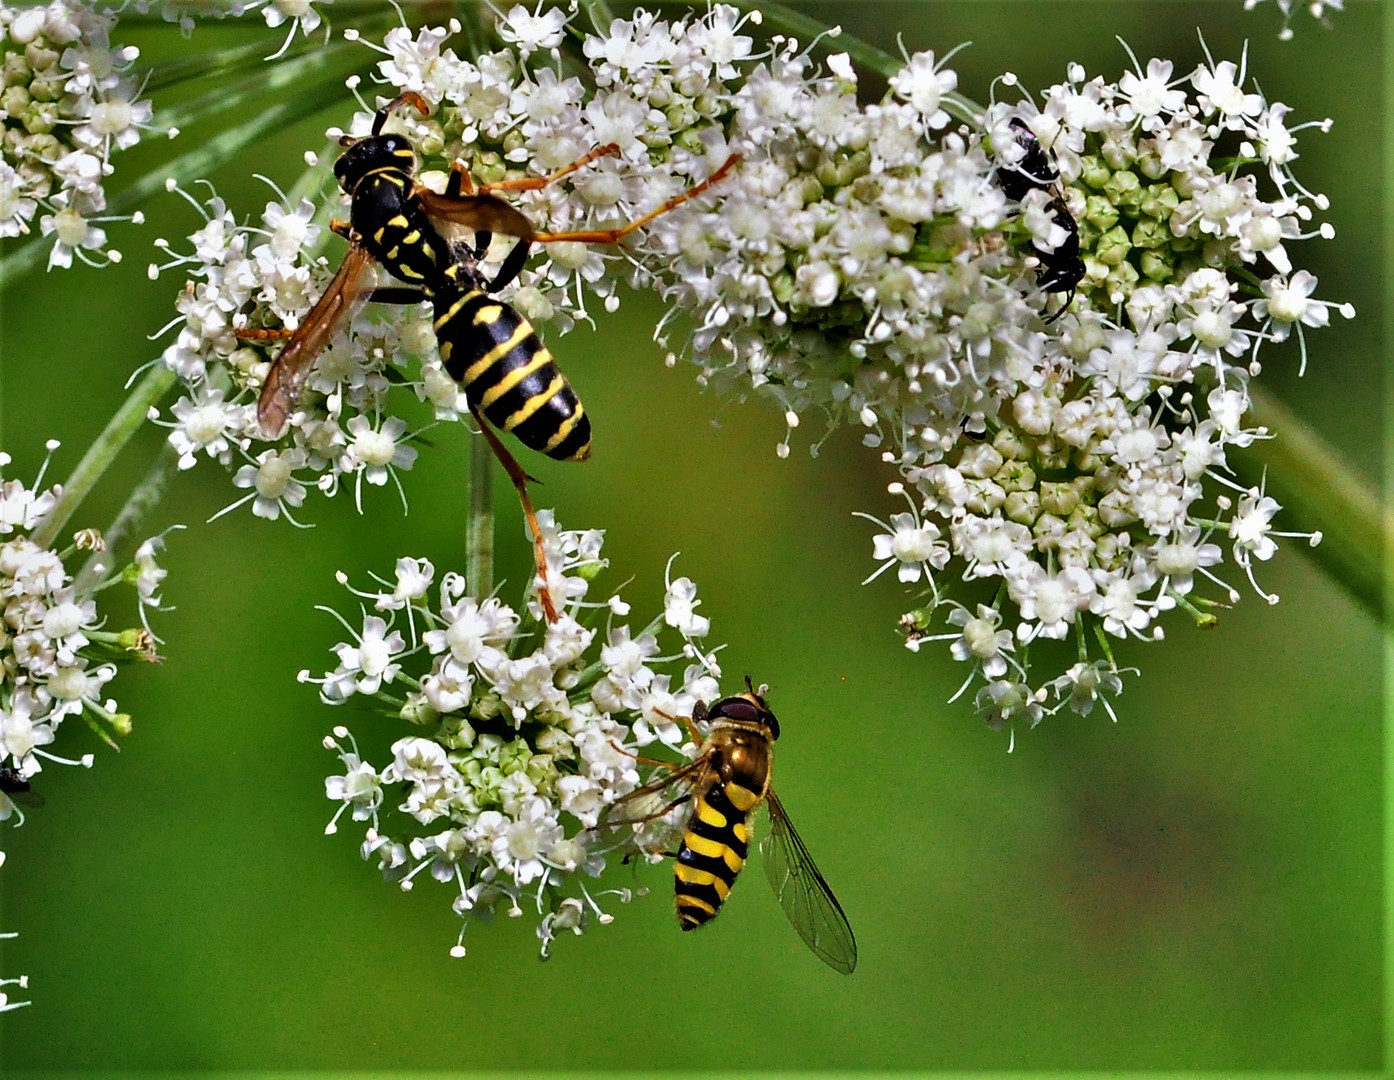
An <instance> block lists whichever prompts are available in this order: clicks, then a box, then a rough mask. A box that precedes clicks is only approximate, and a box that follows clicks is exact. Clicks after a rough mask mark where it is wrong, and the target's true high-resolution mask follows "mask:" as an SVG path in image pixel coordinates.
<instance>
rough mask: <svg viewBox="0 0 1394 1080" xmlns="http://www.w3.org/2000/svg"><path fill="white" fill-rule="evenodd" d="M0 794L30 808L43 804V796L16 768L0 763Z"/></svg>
mask: <svg viewBox="0 0 1394 1080" xmlns="http://www.w3.org/2000/svg"><path fill="white" fill-rule="evenodd" d="M0 796H3V797H8V798H9V799H10V800H11V801H12V802H17V803H19V804H20V805H21V806H28V807H31V808H37V807H40V806H43V804H44V797H43V796H42V795H40V794H39V793H38V792H37V791H35V790H34V789H33V788H31V787H30V786H29V781H28V780H26V779H25V778H24V775H23V774H22V773H20V771H19V770H18V769H15V768H13V767H12V766H9V765H0ZM20 816H21V817H23V815H20Z"/></svg>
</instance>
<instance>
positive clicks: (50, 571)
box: [0, 442, 164, 824]
mask: <svg viewBox="0 0 1394 1080" xmlns="http://www.w3.org/2000/svg"><path fill="white" fill-rule="evenodd" d="M57 446H58V444H57V443H56V442H52V443H50V444H49V449H50V451H52V450H53V449H56V448H57ZM9 462H10V458H9V455H8V454H5V453H3V452H0V613H2V614H0V770H3V774H4V776H5V778H6V783H5V785H4V787H3V788H0V821H6V820H8V819H9V818H11V817H14V818H15V819H16V821H15V823H16V824H22V823H23V821H24V813H23V811H22V810H21V808H20V806H21V804H22V803H23V801H24V800H23V799H22V798H21V797H20V796H21V794H22V793H27V789H28V788H29V787H30V780H31V779H32V778H33V777H34V776H35V774H37V773H38V772H39V771H40V770H42V769H43V767H44V763H45V762H47V763H52V764H60V765H84V766H89V767H90V766H91V765H92V763H93V760H94V759H93V755H92V754H84V755H83V756H82V757H81V758H80V759H77V760H73V759H69V758H63V757H59V756H58V755H57V754H55V753H54V752H53V751H52V749H51V746H52V744H53V742H54V739H55V737H56V735H57V731H58V728H59V726H60V725H61V724H62V723H63V721H64V720H65V719H67V718H69V717H81V718H82V719H83V720H84V721H85V722H86V723H87V724H88V725H89V726H90V727H92V729H93V730H94V731H96V733H97V734H98V735H99V736H100V737H101V738H102V739H103V740H105V741H106V742H108V743H111V744H112V745H115V744H114V742H113V741H112V736H113V735H124V734H126V733H127V732H129V731H130V728H131V718H130V717H129V716H127V715H125V714H124V713H121V712H119V711H118V709H117V705H116V702H115V701H114V700H112V699H111V698H109V697H106V696H105V694H106V690H105V688H106V685H107V683H108V682H110V681H111V679H112V678H113V677H114V676H115V675H116V667H117V664H119V663H123V662H126V661H130V660H133V659H145V660H151V659H155V648H154V646H155V639H154V637H153V635H151V633H150V631H149V630H148V629H146V628H145V627H144V626H142V627H137V628H132V629H128V630H122V631H112V630H107V629H105V627H104V623H105V618H104V616H103V615H102V613H101V612H100V611H99V610H98V607H97V603H96V600H95V599H94V596H95V594H96V593H97V592H98V591H100V590H101V589H104V588H105V587H106V586H108V585H112V584H116V583H117V582H124V583H128V584H132V585H134V586H135V588H136V592H137V602H138V604H139V606H140V610H141V619H142V622H144V618H145V609H146V608H147V607H153V608H157V609H158V607H159V603H160V598H159V595H158V594H159V587H160V582H161V580H162V579H163V577H164V571H163V570H162V569H161V568H160V567H159V565H158V564H157V563H156V561H155V554H156V551H157V549H158V547H159V546H160V541H159V540H158V539H156V540H149V541H146V543H145V544H143V545H141V548H140V550H139V551H138V552H137V554H136V558H135V560H134V561H133V562H132V563H131V565H129V566H127V567H125V568H124V569H122V570H120V571H118V572H116V573H115V574H113V575H111V576H109V577H106V578H103V579H100V580H98V581H96V582H95V583H94V584H93V585H91V586H84V587H83V589H82V590H81V591H79V589H78V587H77V586H76V585H75V584H74V581H73V578H72V576H71V575H70V574H69V573H68V571H67V569H66V568H65V566H64V559H65V558H67V557H69V556H71V555H73V554H74V553H79V552H88V553H90V552H94V551H98V550H100V549H101V548H102V540H101V537H100V536H98V535H97V534H96V533H95V532H91V531H86V532H80V533H78V534H77V535H76V536H75V537H74V538H73V544H72V546H71V547H69V548H67V549H66V550H65V551H61V552H60V551H54V550H52V549H49V548H46V547H42V546H41V545H39V544H38V543H36V542H35V541H34V540H33V539H32V538H31V535H30V534H31V533H33V532H34V530H35V528H36V527H37V526H39V525H40V524H41V523H42V521H43V519H44V517H45V516H46V515H47V514H49V513H50V512H51V511H52V510H53V508H54V506H55V504H56V502H57V500H58V497H59V495H60V494H61V491H60V489H59V488H57V487H49V488H44V487H43V486H42V483H43V472H42V470H41V472H40V476H39V478H38V479H37V480H36V481H35V482H34V483H33V484H32V485H26V484H24V483H23V482H22V481H20V480H14V479H5V477H4V472H3V470H4V467H5V466H6V465H8V464H9ZM108 595H110V594H108Z"/></svg>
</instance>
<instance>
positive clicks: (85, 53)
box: [0, 0, 151, 269]
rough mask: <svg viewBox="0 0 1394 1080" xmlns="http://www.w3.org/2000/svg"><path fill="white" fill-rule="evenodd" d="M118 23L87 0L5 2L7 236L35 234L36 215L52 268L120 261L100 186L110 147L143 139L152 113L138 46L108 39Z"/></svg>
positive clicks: (1, 103)
mask: <svg viewBox="0 0 1394 1080" xmlns="http://www.w3.org/2000/svg"><path fill="white" fill-rule="evenodd" d="M115 23H116V20H115V18H114V17H113V16H110V15H105V14H102V13H100V12H98V11H97V10H96V8H95V7H94V6H93V5H92V4H90V3H83V2H81V0H51V2H50V3H48V4H45V5H43V6H42V7H20V6H17V5H11V4H0V54H3V57H4V89H3V91H0V122H3V125H4V126H3V132H4V136H3V137H4V146H3V151H0V236H19V235H20V234H22V233H28V232H30V231H31V222H33V220H34V218H35V216H36V215H37V216H38V223H39V230H40V232H41V233H42V234H43V235H44V236H51V237H52V238H53V248H52V250H51V251H50V252H49V257H48V265H49V268H50V269H51V268H53V267H55V266H63V267H68V266H71V265H72V263H73V257H74V256H76V257H77V258H78V259H79V260H81V261H82V262H84V263H87V264H88V265H89V266H101V265H105V264H106V263H109V262H117V261H119V260H120V258H121V254H120V252H118V251H114V250H110V249H108V248H107V246H106V244H107V235H106V230H105V229H103V228H102V227H101V226H102V223H104V222H110V221H113V220H118V219H116V218H112V217H107V216H103V213H102V212H103V211H104V210H105V209H106V192H105V190H104V188H103V184H104V183H105V181H106V178H107V177H108V176H110V175H111V173H112V165H111V156H112V153H113V151H115V150H125V149H127V148H129V147H131V146H134V145H135V144H136V143H137V142H139V141H140V132H141V129H142V128H143V127H147V126H148V125H149V122H150V116H151V110H150V103H149V102H148V101H142V100H140V98H139V86H138V85H137V83H136V82H135V81H134V80H133V79H131V78H130V77H129V72H130V69H131V67H132V65H133V64H134V63H135V60H136V57H137V56H138V55H139V53H138V50H137V49H135V48H134V47H133V46H113V45H111V44H110V42H109V41H108V35H109V33H110V31H111V29H112V27H113V26H114V25H115ZM134 220H136V221H139V220H140V215H138V214H137V215H136V216H135V218H134Z"/></svg>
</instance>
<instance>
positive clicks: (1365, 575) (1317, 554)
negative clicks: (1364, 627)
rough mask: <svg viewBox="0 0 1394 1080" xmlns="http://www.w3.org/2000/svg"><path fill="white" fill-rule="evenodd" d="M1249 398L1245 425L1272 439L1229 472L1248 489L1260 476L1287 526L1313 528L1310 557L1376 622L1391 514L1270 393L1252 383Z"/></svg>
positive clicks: (1391, 572) (1388, 569)
mask: <svg viewBox="0 0 1394 1080" xmlns="http://www.w3.org/2000/svg"><path fill="white" fill-rule="evenodd" d="M1249 397H1250V402H1251V405H1250V408H1249V413H1248V416H1249V418H1250V420H1252V421H1253V422H1254V423H1255V424H1258V425H1261V426H1263V427H1266V428H1268V429H1269V430H1270V431H1272V432H1275V433H1276V434H1275V437H1274V438H1272V439H1268V440H1266V441H1264V442H1263V443H1261V444H1256V445H1255V446H1254V447H1253V448H1252V451H1251V452H1250V453H1247V454H1238V455H1235V459H1234V460H1232V461H1231V462H1230V467H1231V468H1233V469H1234V471H1235V473H1236V474H1237V475H1238V476H1239V478H1240V479H1241V480H1242V481H1243V482H1244V483H1246V484H1251V485H1253V486H1255V487H1257V486H1259V485H1260V484H1263V483H1265V477H1266V484H1267V488H1268V490H1269V491H1270V492H1271V493H1272V494H1273V497H1274V498H1276V499H1277V500H1278V501H1279V502H1280V503H1282V505H1283V515H1284V517H1285V518H1286V522H1285V524H1286V525H1290V526H1291V527H1293V528H1295V529H1297V530H1301V531H1303V532H1315V531H1318V530H1320V532H1321V533H1322V542H1321V543H1320V544H1318V545H1317V546H1316V547H1315V548H1312V549H1311V557H1312V559H1313V560H1314V561H1315V562H1317V563H1318V564H1319V565H1320V566H1321V567H1322V568H1323V569H1324V570H1325V571H1326V572H1327V573H1328V574H1330V575H1331V577H1332V578H1333V579H1335V580H1336V581H1337V582H1338V583H1340V585H1341V586H1342V587H1343V588H1344V589H1345V590H1346V591H1347V592H1348V593H1349V594H1350V595H1351V597H1352V598H1353V599H1354V600H1355V601H1356V602H1357V603H1358V604H1360V605H1361V606H1362V607H1363V608H1365V610H1366V611H1368V612H1370V614H1372V615H1374V616H1375V618H1377V619H1379V620H1380V621H1381V622H1383V621H1384V618H1385V614H1386V612H1387V610H1388V607H1387V605H1386V600H1385V589H1386V587H1387V584H1388V583H1389V582H1391V581H1394V563H1392V562H1391V558H1394V514H1392V513H1390V511H1389V510H1387V509H1385V508H1384V507H1383V506H1382V505H1381V501H1380V493H1379V491H1378V489H1377V488H1376V487H1375V486H1374V485H1373V484H1371V483H1370V482H1369V481H1367V480H1366V479H1365V478H1364V477H1362V476H1361V475H1360V474H1359V473H1358V472H1357V471H1356V470H1355V469H1354V468H1353V467H1352V466H1351V464H1350V463H1349V462H1348V461H1346V460H1345V458H1343V457H1342V456H1341V455H1340V454H1339V453H1338V452H1337V451H1336V449H1335V448H1334V447H1332V446H1331V445H1330V444H1329V443H1327V442H1326V440H1324V439H1323V438H1322V437H1321V436H1320V435H1318V434H1317V433H1316V432H1315V431H1313V430H1312V429H1311V428H1310V427H1308V426H1307V425H1306V424H1304V423H1303V422H1302V421H1301V420H1300V419H1298V417H1297V416H1296V415H1294V414H1293V412H1292V411H1291V410H1290V409H1289V408H1288V407H1287V406H1286V405H1284V404H1283V403H1282V402H1281V401H1279V400H1278V399H1277V398H1276V397H1274V396H1273V395H1272V393H1271V392H1269V391H1268V390H1266V389H1264V388H1263V387H1261V386H1258V385H1255V384H1251V385H1250V387H1249ZM1270 466H1271V468H1270Z"/></svg>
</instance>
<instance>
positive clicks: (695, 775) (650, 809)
mask: <svg viewBox="0 0 1394 1080" xmlns="http://www.w3.org/2000/svg"><path fill="white" fill-rule="evenodd" d="M709 761H710V757H709V755H707V754H698V756H697V757H695V758H693V759H692V760H691V761H689V762H688V763H687V764H685V765H679V766H677V767H676V768H674V770H673V771H672V772H669V773H665V774H663V775H662V776H660V777H658V778H657V779H655V780H653V781H651V782H650V783H647V784H645V785H644V786H643V787H639V788H635V789H634V790H633V791H631V792H630V793H629V794H628V795H623V796H621V797H620V798H619V799H617V800H616V801H615V802H613V803H611V804H610V806H609V808H608V809H607V810H606V811H605V813H604V814H603V815H602V816H601V819H600V824H599V825H598V826H597V828H602V829H614V828H618V827H620V826H623V825H633V826H639V825H644V824H647V823H648V822H651V821H656V820H657V819H659V818H661V817H663V816H664V815H666V814H667V813H668V812H669V811H670V810H673V809H675V808H676V807H679V806H685V805H686V804H688V803H689V802H691V801H692V792H693V789H694V788H696V787H698V786H700V785H701V784H703V783H705V779H706V776H707V769H708V767H709Z"/></svg>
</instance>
